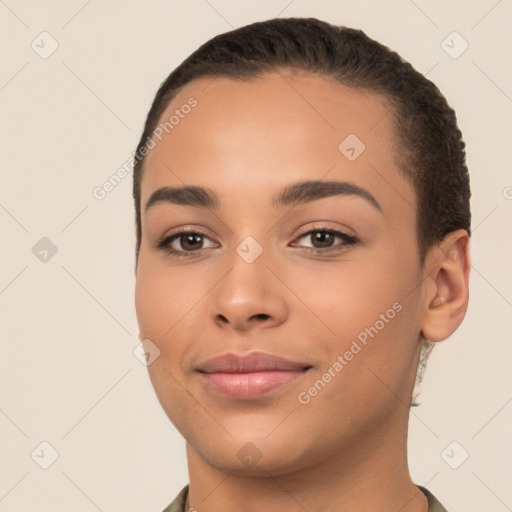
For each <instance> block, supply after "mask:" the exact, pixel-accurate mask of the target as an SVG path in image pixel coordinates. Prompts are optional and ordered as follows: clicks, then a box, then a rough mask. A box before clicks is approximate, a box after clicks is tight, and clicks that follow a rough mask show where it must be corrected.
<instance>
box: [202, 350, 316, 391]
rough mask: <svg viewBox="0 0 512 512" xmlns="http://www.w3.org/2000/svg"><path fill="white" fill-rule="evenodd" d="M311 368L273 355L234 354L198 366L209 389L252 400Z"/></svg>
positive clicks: (221, 356) (256, 353)
mask: <svg viewBox="0 0 512 512" xmlns="http://www.w3.org/2000/svg"><path fill="white" fill-rule="evenodd" d="M309 368H311V366H310V365H306V364H303V363H297V362H294V361H290V360H288V359H283V358H281V357H278V356H273V355H271V354H265V353H262V352H252V353H250V354H247V355H243V356H237V355H235V354H232V353H228V354H223V355H220V356H217V357H214V358H212V359H208V360H207V361H205V362H204V363H201V364H199V365H198V367H197V371H198V372H199V373H200V374H201V376H202V377H203V378H204V380H205V381H206V385H207V387H208V389H209V390H210V391H212V392H214V393H218V394H221V395H223V396H225V397H229V398H238V399H250V398H257V397H259V396H262V395H264V394H265V393H268V392H270V391H272V390H274V389H276V388H278V387H281V386H283V385H285V384H288V383H289V382H292V381H294V380H295V379H297V378H299V377H300V376H302V375H304V373H305V372H306V371H307V370H308V369H309Z"/></svg>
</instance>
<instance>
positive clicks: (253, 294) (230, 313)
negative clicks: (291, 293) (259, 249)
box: [209, 254, 289, 331]
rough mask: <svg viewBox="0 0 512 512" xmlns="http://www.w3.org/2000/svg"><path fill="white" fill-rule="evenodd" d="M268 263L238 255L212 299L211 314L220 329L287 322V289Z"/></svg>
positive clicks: (257, 327)
mask: <svg viewBox="0 0 512 512" xmlns="http://www.w3.org/2000/svg"><path fill="white" fill-rule="evenodd" d="M267 263H268V262H267V261H266V258H264V257H262V256H260V257H259V258H258V259H256V260H255V261H254V262H252V263H248V262H246V261H244V260H243V259H242V258H241V257H240V256H239V255H238V254H235V255H234V257H233V258H232V266H231V270H230V271H229V272H227V274H226V275H225V276H224V277H223V278H222V279H221V281H220V282H219V284H218V285H217V286H216V287H215V288H214V290H212V292H213V293H212V296H211V298H210V305H209V314H210V317H211V319H212V320H213V322H214V323H215V324H216V325H217V326H218V327H219V328H223V329H231V330H234V331H249V330H251V329H265V328H270V327H277V326H278V325H280V324H282V323H283V322H284V321H285V320H286V318H287V316H288V314H289V311H288V304H287V301H286V296H285V292H286V288H285V287H284V286H283V285H282V283H280V281H279V280H278V279H277V278H276V276H275V275H274V273H273V272H272V271H271V270H270V269H269V268H268V266H267Z"/></svg>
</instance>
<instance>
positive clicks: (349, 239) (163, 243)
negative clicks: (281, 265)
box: [156, 227, 359, 258]
mask: <svg viewBox="0 0 512 512" xmlns="http://www.w3.org/2000/svg"><path fill="white" fill-rule="evenodd" d="M313 233H328V234H330V235H334V236H335V237H339V238H341V239H342V240H343V243H342V244H341V247H337V248H336V247H335V248H333V247H328V248H320V249H318V248H314V247H303V248H302V249H306V250H307V252H310V253H312V254H319V255H321V254H325V253H330V252H336V253H338V252H341V251H342V250H343V249H344V248H346V247H353V246H355V245H356V244H358V243H359V240H358V239H357V238H356V237H353V236H351V235H347V234H346V233H343V232H342V231H337V230H335V229H327V228H318V227H316V228H314V229H310V230H309V231H306V232H305V233H302V234H301V235H299V236H298V237H297V238H296V239H295V240H300V239H301V238H304V237H306V236H310V235H312V234H313ZM183 235H199V236H201V237H204V238H209V237H208V236H207V235H206V234H204V233H201V232H200V231H196V230H192V229H187V228H181V229H179V230H178V231H176V232H175V233H173V234H172V235H169V236H165V237H163V238H162V239H161V240H159V241H158V242H157V244H156V248H157V249H160V250H163V251H165V252H166V253H167V254H168V255H169V256H173V257H177V258H190V257H193V256H196V255H197V254H198V253H200V252H201V251H202V250H204V249H198V250H196V251H181V250H180V251H178V250H176V249H171V248H170V245H171V243H172V242H173V241H174V240H175V239H177V238H180V237H181V236H183ZM338 245H340V244H338Z"/></svg>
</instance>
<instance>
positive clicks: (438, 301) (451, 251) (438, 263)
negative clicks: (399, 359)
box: [422, 229, 471, 341]
mask: <svg viewBox="0 0 512 512" xmlns="http://www.w3.org/2000/svg"><path fill="white" fill-rule="evenodd" d="M424 268H425V276H424V279H425V281H424V288H425V297H424V304H423V322H422V333H423V336H424V337H425V338H427V339H428V340H430V341H442V340H444V339H446V338H447V337H448V336H450V335H451V334H452V333H453V332H454V331H455V330H456V329H457V328H458V327H459V325H460V324H461V323H462V320H463V319H464V316H465V315H466V310H467V308H468V300H469V271H470V269H471V258H470V255H469V235H468V233H467V231H466V230H465V229H459V230H457V231H452V232H451V233H448V234H447V235H446V237H445V238H444V239H443V240H442V242H441V243H440V244H439V245H436V246H434V247H433V248H432V249H431V250H430V251H429V253H428V254H427V256H426V259H425V267H424Z"/></svg>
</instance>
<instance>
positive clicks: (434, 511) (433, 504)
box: [416, 484, 448, 512]
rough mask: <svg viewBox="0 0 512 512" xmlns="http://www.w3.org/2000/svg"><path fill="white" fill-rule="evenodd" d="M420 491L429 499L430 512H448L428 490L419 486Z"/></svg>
mask: <svg viewBox="0 0 512 512" xmlns="http://www.w3.org/2000/svg"><path fill="white" fill-rule="evenodd" d="M416 487H418V489H420V491H421V492H422V493H423V494H424V495H425V496H426V497H427V500H428V512H448V511H447V510H446V509H445V508H444V506H443V505H442V504H441V502H440V501H439V500H438V499H437V498H436V497H435V496H434V495H433V494H432V493H431V492H430V491H429V490H428V489H427V488H426V487H422V486H421V485H417V484H416Z"/></svg>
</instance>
